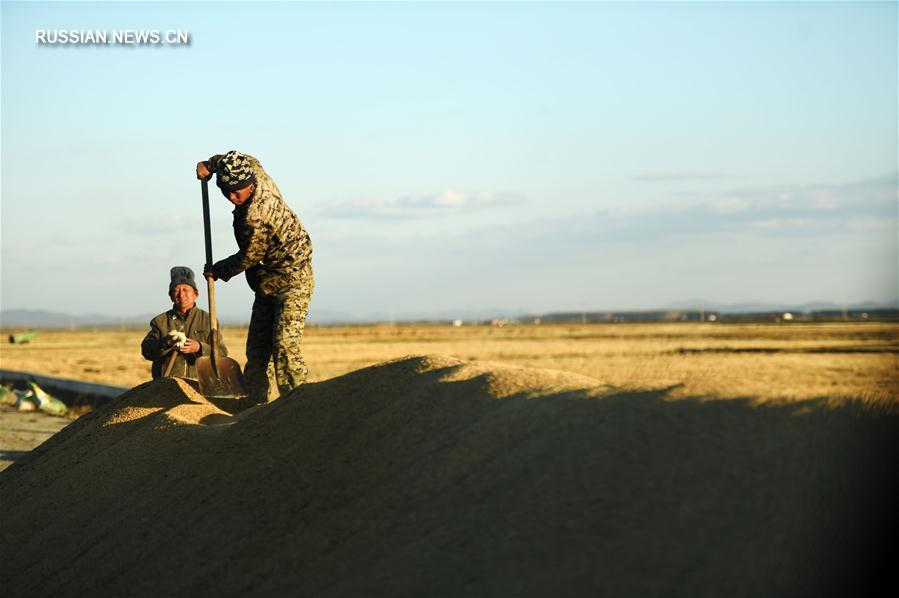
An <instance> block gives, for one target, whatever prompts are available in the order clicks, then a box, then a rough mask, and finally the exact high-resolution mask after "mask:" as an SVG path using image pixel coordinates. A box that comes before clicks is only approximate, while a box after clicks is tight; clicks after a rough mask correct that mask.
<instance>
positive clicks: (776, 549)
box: [0, 356, 899, 597]
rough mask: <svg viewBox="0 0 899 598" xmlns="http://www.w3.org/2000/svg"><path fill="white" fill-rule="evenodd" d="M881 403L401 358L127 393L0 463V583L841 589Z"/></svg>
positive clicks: (870, 563)
mask: <svg viewBox="0 0 899 598" xmlns="http://www.w3.org/2000/svg"><path fill="white" fill-rule="evenodd" d="M897 439H899V416H897V415H896V414H895V412H893V413H889V412H886V411H885V410H884V409H883V408H880V410H875V409H874V408H872V407H865V406H862V405H852V404H849V405H844V406H833V405H828V404H827V403H826V401H823V400H822V401H812V402H803V403H793V404H780V405H771V404H759V402H758V401H754V400H751V399H750V398H747V399H745V400H743V399H730V400H710V399H707V398H706V399H703V398H695V399H678V400H671V399H668V398H666V389H659V390H650V391H645V392H636V391H625V390H620V389H615V388H611V387H608V386H602V385H599V384H598V383H597V381H595V380H593V379H590V378H585V377H582V376H577V375H572V374H566V373H562V372H551V371H537V370H528V369H523V368H517V367H511V366H504V365H499V364H491V363H481V364H471V363H464V362H461V361H459V360H456V359H453V358H449V357H441V356H426V357H412V358H406V359H403V360H398V361H394V362H388V363H385V364H382V365H378V366H374V367H370V368H366V369H363V370H359V371H357V372H353V373H351V374H348V375H346V376H342V377H340V378H335V379H332V380H328V381H326V382H321V383H316V384H308V385H305V386H303V387H301V388H298V389H297V390H296V391H294V392H293V393H291V394H290V395H289V396H287V397H284V398H282V399H280V400H278V401H275V402H274V403H270V404H268V405H264V406H260V407H255V408H253V409H250V410H248V411H246V412H243V413H241V414H239V415H237V416H231V415H229V414H228V413H226V412H224V411H222V410H221V409H219V408H218V407H216V406H215V405H213V404H211V403H209V402H208V401H206V400H205V399H204V398H203V397H202V396H201V395H199V394H198V393H197V392H196V391H195V390H194V389H193V388H191V387H190V386H189V385H187V384H186V383H184V382H183V381H179V380H174V379H164V380H157V381H154V382H150V383H147V384H144V385H142V386H138V387H136V388H134V389H132V390H131V391H129V392H128V393H126V394H124V395H123V396H122V397H120V398H119V399H118V400H116V401H115V402H114V404H112V405H109V406H107V407H105V408H103V409H100V410H98V411H95V412H93V413H90V414H88V415H86V416H84V417H82V418H81V419H79V420H77V421H76V422H74V423H73V424H71V425H70V426H68V427H67V428H66V429H65V430H63V431H62V432H60V433H59V434H57V435H55V436H54V437H52V438H51V439H50V440H48V441H47V442H46V443H44V444H43V445H41V446H40V447H38V448H37V449H35V450H34V451H33V452H32V453H31V454H30V455H28V456H27V457H25V458H23V459H22V460H20V461H19V462H17V463H16V464H15V465H13V466H12V467H10V468H9V469H7V470H6V471H4V472H2V473H0V513H2V526H0V534H2V535H0V567H2V578H3V580H4V586H5V589H4V594H5V595H6V596H35V595H44V596H85V595H108V596H126V595H127V596H160V595H167V596H206V595H214V596H280V595H290V596H296V595H304V596H306V595H308V596H316V597H327V596H406V595H408V596H413V595H414V596H454V597H455V596H541V597H542V596H586V595H610V596H623V595H628V596H634V595H689V596H724V595H744V596H764V595H815V596H821V595H849V594H852V595H862V594H864V592H865V591H868V590H873V589H875V586H873V585H871V584H873V583H875V582H876V583H879V584H881V585H880V586H877V587H879V588H881V589H882V588H883V587H885V586H884V585H883V584H886V583H889V581H890V580H889V579H886V578H883V577H882V573H883V571H884V570H885V566H886V564H887V561H886V558H887V556H888V548H889V543H890V542H892V541H893V538H894V537H895V536H894V534H895V532H896V531H897V530H896V519H895V515H894V513H895V502H894V501H895V500H896V499H897V498H899V497H897V494H896V492H895V488H894V487H893V486H891V483H892V482H893V481H894V478H895V472H896V471H899V450H897Z"/></svg>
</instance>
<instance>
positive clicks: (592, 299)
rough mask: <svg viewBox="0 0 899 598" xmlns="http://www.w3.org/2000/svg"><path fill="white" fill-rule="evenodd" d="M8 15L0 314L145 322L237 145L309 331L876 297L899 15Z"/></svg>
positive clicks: (503, 7)
mask: <svg viewBox="0 0 899 598" xmlns="http://www.w3.org/2000/svg"><path fill="white" fill-rule="evenodd" d="M0 6H2V106H0V108H2V183H0V184H2V206H0V208H2V212H0V215H2V237H0V243H2V254H0V266H2V269H0V282H2V286H0V305H2V307H3V309H15V308H30V309H48V310H53V311H64V312H73V313H85V312H103V313H109V314H110V315H116V316H128V315H132V314H141V313H155V312H158V311H162V309H164V308H165V307H166V303H167V299H166V296H165V291H166V288H167V281H168V268H169V267H170V266H172V265H188V266H191V267H193V268H194V269H195V270H197V271H199V270H200V269H201V268H202V264H203V261H204V256H203V238H202V213H201V209H200V194H199V189H198V187H199V184H198V183H197V181H196V179H195V178H194V177H193V168H194V165H195V164H196V162H197V161H198V160H200V159H204V158H206V157H208V156H209V155H211V154H213V153H222V152H225V151H227V150H230V149H238V150H240V151H244V152H247V153H250V154H252V155H254V156H256V157H257V158H259V159H260V160H261V161H262V163H263V165H264V166H265V167H266V169H267V171H268V172H269V174H271V175H272V177H273V178H274V179H275V181H276V182H277V183H278V185H279V187H280V188H281V190H282V192H283V193H284V196H285V199H286V200H287V202H288V204H290V205H291V207H292V208H293V209H294V210H295V211H296V212H297V213H298V215H299V216H300V218H301V219H302V220H303V222H304V224H305V225H306V227H307V229H308V230H309V233H310V235H311V237H312V239H313V243H314V247H315V253H314V268H315V276H316V290H315V296H314V298H313V303H312V308H311V315H312V317H313V318H315V316H316V313H317V314H318V315H319V317H325V318H326V317H327V316H328V315H329V314H350V315H355V316H366V315H368V314H373V313H382V314H390V313H393V314H394V315H397V316H401V315H403V314H412V313H416V314H428V313H437V312H440V313H450V312H453V311H454V310H458V311H459V312H460V313H461V312H463V311H465V310H477V309H484V308H502V309H506V310H513V311H514V310H521V311H531V312H540V311H551V310H568V309H576V310H581V309H641V308H653V307H660V306H664V305H667V304H668V303H671V302H675V301H681V300H684V299H689V298H703V299H705V300H706V301H710V302H720V303H737V302H748V301H765V302H796V303H802V302H805V301H818V300H826V301H836V302H854V301H863V300H875V301H895V300H896V298H897V253H899V252H897V73H899V66H897V51H896V48H897V5H896V3H892V2H885V3H823V2H805V3H778V2H748V3H738V2H696V3H693V2H667V3H654V2H647V3H614V2H608V3H606V2H602V3H478V2H472V3H237V2H235V3H221V2H204V3H107V2H104V3H81V2H69V3H58V2H57V3H37V2H29V3H16V2H2V5H0ZM36 29H45V30H50V29H91V30H106V31H112V30H122V29H158V30H160V31H166V30H168V29H180V30H188V31H189V32H190V35H191V44H190V46H163V45H157V46H143V47H122V46H113V45H110V46H66V47H59V46H56V47H54V46H47V45H43V46H40V45H37V44H36V43H35V33H34V32H35V30H36ZM212 199H213V206H212V220H213V239H214V253H215V255H216V257H217V258H223V257H226V256H227V255H229V254H230V253H232V252H233V251H235V249H236V246H235V243H234V240H233V237H232V235H231V214H230V204H228V203H227V202H226V201H225V200H224V198H221V197H219V196H217V195H216V194H213V198H212ZM204 295H205V293H204ZM217 298H218V302H219V311H220V312H221V313H222V315H223V317H224V318H225V319H230V320H246V319H248V317H249V307H250V303H251V301H252V294H251V292H250V291H249V289H247V288H246V285H245V283H244V281H243V278H242V277H240V278H237V279H234V280H232V281H231V282H229V283H227V284H224V285H220V286H219V287H218V293H217ZM202 302H203V304H204V305H205V296H204V298H203V300H202Z"/></svg>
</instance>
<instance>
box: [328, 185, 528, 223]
mask: <svg viewBox="0 0 899 598" xmlns="http://www.w3.org/2000/svg"><path fill="white" fill-rule="evenodd" d="M523 202H524V197H523V196H521V195H516V194H512V193H494V192H490V191H475V192H465V191H457V190H453V189H449V190H446V191H442V192H440V193H430V194H422V195H407V196H404V197H400V198H398V199H393V200H376V199H348V200H341V201H335V202H332V203H330V204H329V205H328V206H326V207H325V209H324V210H323V211H322V215H324V216H327V217H332V218H361V219H379V218H383V219H405V218H426V217H430V216H436V215H444V214H448V213H453V212H462V211H466V212H467V211H473V210H483V209H490V208H496V207H503V206H510V205H515V204H520V203H523Z"/></svg>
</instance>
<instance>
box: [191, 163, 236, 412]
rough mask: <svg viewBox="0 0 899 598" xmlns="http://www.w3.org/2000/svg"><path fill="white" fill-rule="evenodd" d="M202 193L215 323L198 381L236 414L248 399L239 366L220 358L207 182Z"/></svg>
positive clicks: (209, 396) (203, 390) (211, 313)
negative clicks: (208, 351)
mask: <svg viewBox="0 0 899 598" xmlns="http://www.w3.org/2000/svg"><path fill="white" fill-rule="evenodd" d="M200 184H201V185H202V190H203V232H204V234H205V235H206V268H204V270H206V275H205V276H206V288H207V289H208V292H209V317H210V319H211V320H212V331H211V332H210V339H209V346H210V347H212V355H209V356H205V355H204V356H203V357H200V358H199V359H198V360H197V377H198V378H199V381H200V392H201V393H202V394H203V396H205V397H206V398H207V399H223V400H228V401H229V403H230V401H233V403H230V407H229V406H227V404H226V405H222V407H223V408H225V409H226V410H227V411H236V410H237V408H238V404H237V402H238V400H240V399H241V398H244V397H246V396H247V392H246V390H245V389H244V383H243V374H241V372H240V365H239V364H238V363H237V362H236V361H234V360H233V359H231V358H230V357H225V356H223V355H219V343H218V322H217V320H216V315H215V279H214V278H213V277H212V275H211V274H209V273H208V272H209V268H210V267H211V266H212V233H211V232H210V227H209V186H208V184H207V181H206V179H203V180H201V181H200Z"/></svg>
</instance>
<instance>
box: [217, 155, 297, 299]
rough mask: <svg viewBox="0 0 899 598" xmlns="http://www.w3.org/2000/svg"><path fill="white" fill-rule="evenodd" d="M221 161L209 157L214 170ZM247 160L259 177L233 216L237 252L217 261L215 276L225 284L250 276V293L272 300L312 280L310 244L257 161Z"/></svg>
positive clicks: (248, 282) (294, 215) (248, 279)
mask: <svg viewBox="0 0 899 598" xmlns="http://www.w3.org/2000/svg"><path fill="white" fill-rule="evenodd" d="M221 158H222V156H221V155H216V156H212V157H211V158H209V160H208V162H207V165H208V166H209V170H210V171H213V172H214V171H215V170H216V167H217V166H218V162H219V160H221ZM247 158H249V159H250V161H251V163H252V168H253V174H254V175H255V176H256V189H255V190H254V191H253V194H252V195H251V196H250V198H249V199H248V200H247V201H246V203H244V204H243V205H240V206H237V207H236V208H234V211H233V214H234V238H235V239H236V240H237V247H238V252H237V253H235V254H234V255H232V256H230V257H227V258H225V259H223V260H221V261H219V262H216V263H215V265H214V266H213V269H212V271H213V273H214V274H215V275H216V277H218V278H221V279H222V280H224V281H227V280H228V279H230V278H231V277H233V276H236V275H237V274H240V273H241V272H244V271H246V277H247V284H249V285H250V288H251V289H253V291H255V292H259V293H262V294H263V295H270V294H272V293H275V292H277V291H280V290H282V289H285V288H286V287H292V286H297V285H299V284H303V283H304V282H305V281H306V280H307V279H308V278H310V277H311V275H312V241H311V240H310V239H309V235H308V233H306V229H305V228H303V224H302V223H301V222H300V219H299V218H297V215H296V214H294V212H293V210H291V209H290V207H288V205H287V204H286V203H285V202H284V200H283V199H282V198H281V191H280V190H279V189H278V186H277V185H276V184H275V182H274V181H273V180H272V179H271V178H270V177H269V176H268V174H266V172H265V170H263V168H262V165H261V164H260V163H259V161H258V160H257V159H256V158H253V157H252V156H247Z"/></svg>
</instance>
